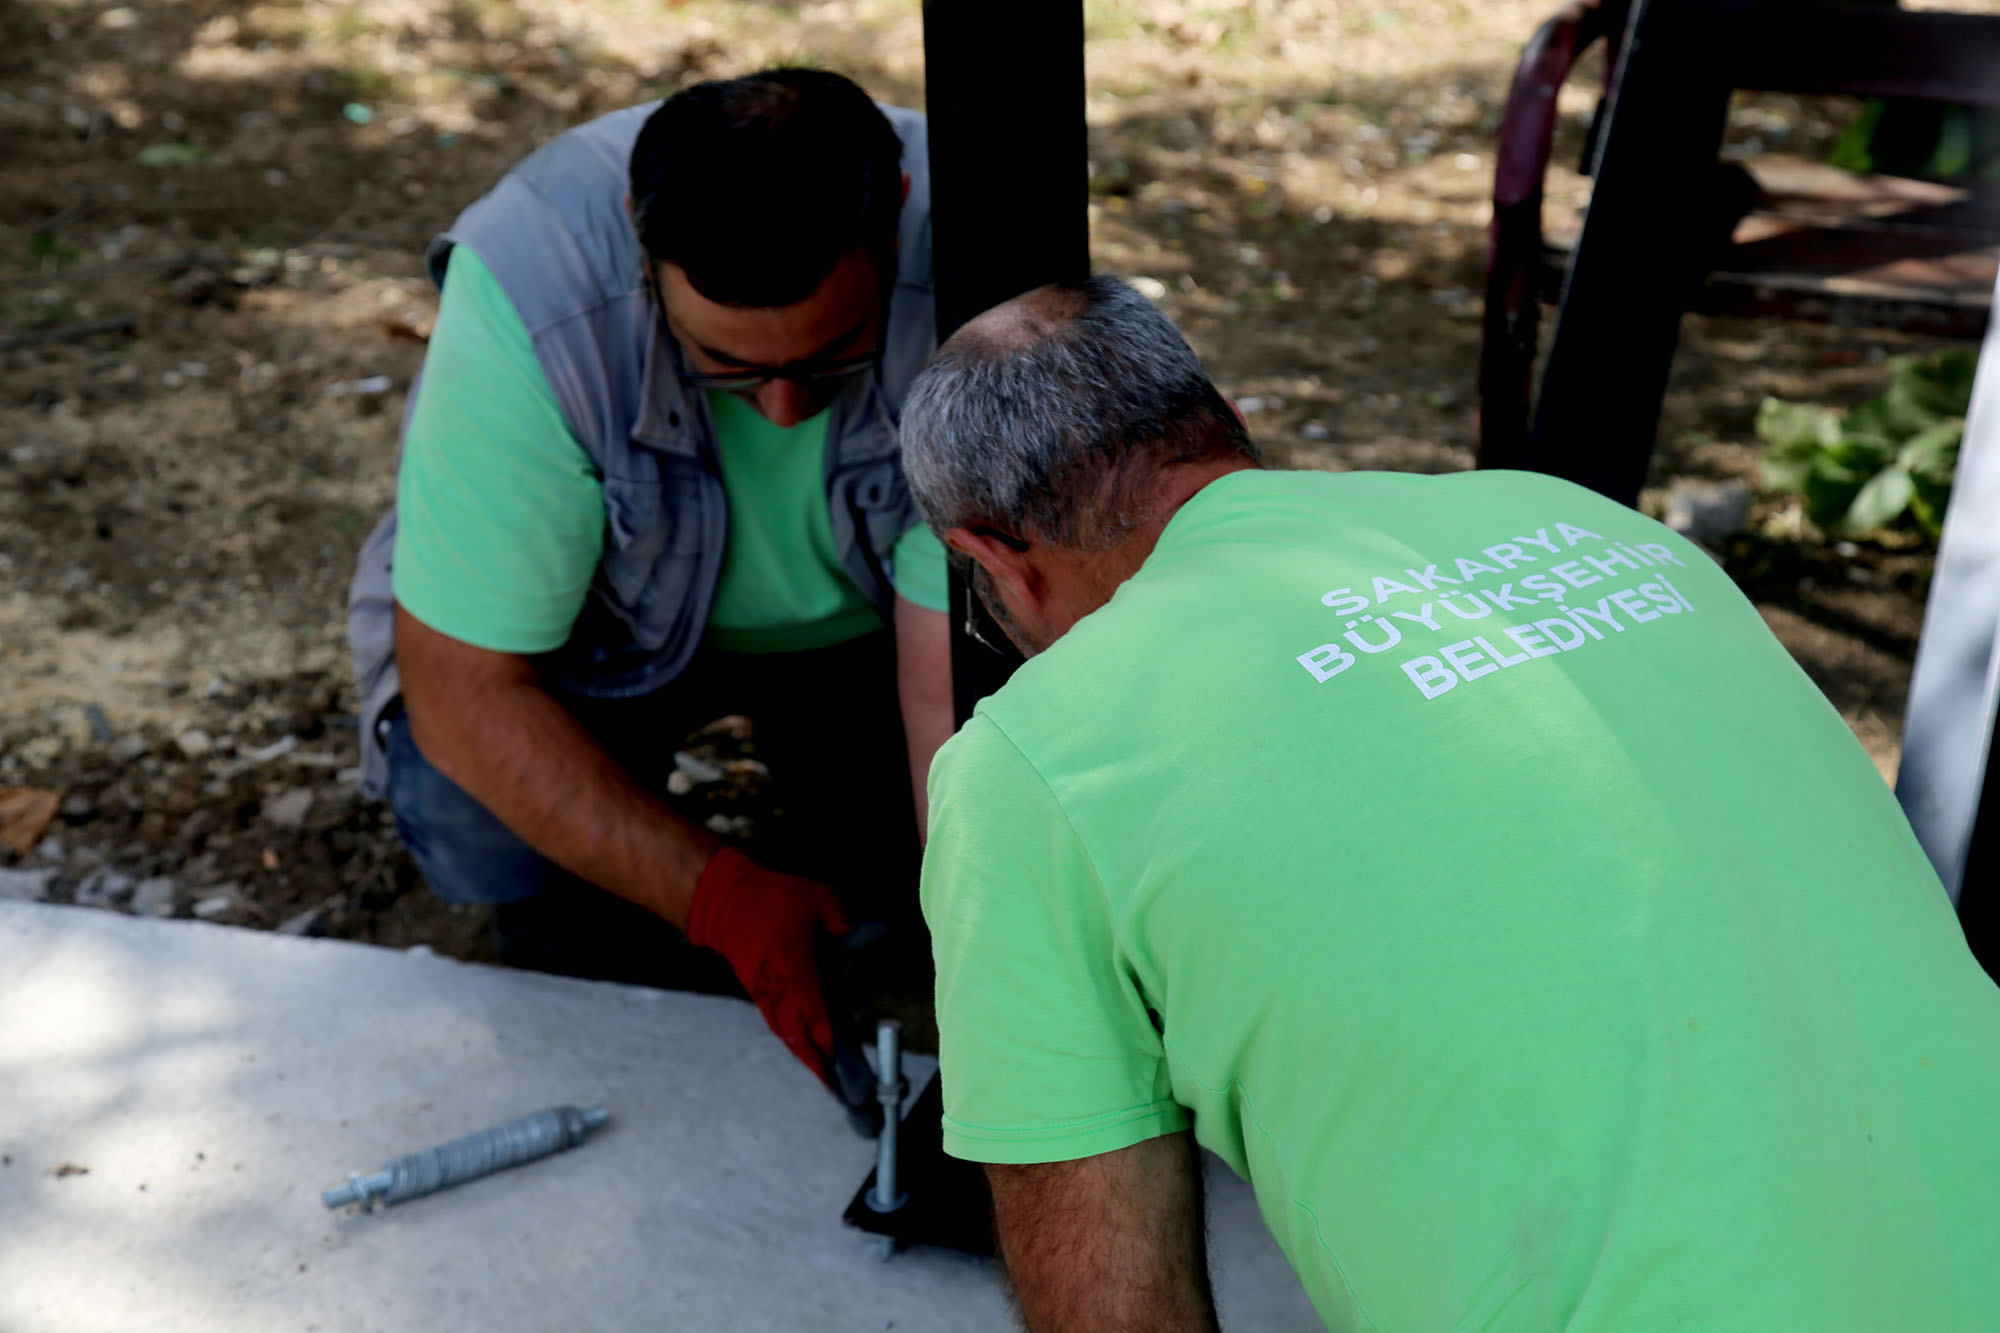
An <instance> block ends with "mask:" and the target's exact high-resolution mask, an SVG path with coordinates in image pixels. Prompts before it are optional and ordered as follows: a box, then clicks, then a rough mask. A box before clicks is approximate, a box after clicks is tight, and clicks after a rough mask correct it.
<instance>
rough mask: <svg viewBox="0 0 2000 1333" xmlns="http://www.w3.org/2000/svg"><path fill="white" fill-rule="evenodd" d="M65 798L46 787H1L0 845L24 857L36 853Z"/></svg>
mask: <svg viewBox="0 0 2000 1333" xmlns="http://www.w3.org/2000/svg"><path fill="white" fill-rule="evenodd" d="M62 798H63V794H62V793H61V792H59V791H49V790H48V789H46V788H43V787H0V843H5V844H6V845H7V846H9V847H12V848H13V849H14V850H15V851H16V852H18V853H20V854H21V855H22V856H26V855H27V854H28V853H29V852H32V851H34V850H35V845H36V844H37V843H39V842H41V840H42V834H44V833H46V832H47V831H48V827H49V824H50V822H51V821H53V820H54V819H55V817H56V811H57V810H58V809H59V808H60V807H61V806H62Z"/></svg>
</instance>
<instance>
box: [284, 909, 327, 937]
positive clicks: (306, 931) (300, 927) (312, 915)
mask: <svg viewBox="0 0 2000 1333" xmlns="http://www.w3.org/2000/svg"><path fill="white" fill-rule="evenodd" d="M277 933H278V934H280V935H301V936H311V935H324V934H326V905H325V904H324V903H322V904H321V905H319V906H318V907H308V908H307V909H306V910H305V911H303V912H300V913H299V914H298V915H297V916H292V917H287V918H285V920H284V921H282V922H281V923H279V925H278V931H277Z"/></svg>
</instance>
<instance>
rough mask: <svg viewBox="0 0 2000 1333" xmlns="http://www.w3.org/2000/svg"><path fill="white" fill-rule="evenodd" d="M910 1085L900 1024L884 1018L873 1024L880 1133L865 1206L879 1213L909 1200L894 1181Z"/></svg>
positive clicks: (892, 1210)
mask: <svg viewBox="0 0 2000 1333" xmlns="http://www.w3.org/2000/svg"><path fill="white" fill-rule="evenodd" d="M909 1086H910V1085H909V1084H908V1083H906V1082H905V1081H904V1079H903V1025H902V1024H901V1023H898V1022H897V1021H896V1020H895V1019H893V1018H885V1019H883V1020H882V1021H881V1022H880V1023H879V1024H877V1025H876V1027H875V1097H876V1100H877V1101H879V1102H881V1103H882V1133H881V1135H880V1137H878V1138H877V1139H876V1140H875V1188H874V1189H872V1190H870V1191H869V1192H868V1206H869V1207H870V1208H872V1209H874V1210H875V1211H876V1212H878V1213H893V1212H895V1211H896V1210H897V1209H898V1208H901V1207H902V1206H903V1205H904V1204H905V1203H908V1202H909V1197H910V1196H909V1195H907V1194H905V1193H903V1191H902V1190H901V1189H900V1188H898V1182H897V1180H896V1171H897V1167H898V1166H899V1162H898V1159H897V1155H896V1145H897V1141H898V1139H899V1137H900V1132H901V1130H902V1127H903V1097H904V1095H905V1094H906V1093H908V1091H909Z"/></svg>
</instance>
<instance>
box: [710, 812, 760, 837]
mask: <svg viewBox="0 0 2000 1333" xmlns="http://www.w3.org/2000/svg"><path fill="white" fill-rule="evenodd" d="M703 822H705V823H706V824H707V825H708V830H709V832H711V833H720V834H721V835H722V836H723V837H725V838H747V837H749V836H750V830H751V828H752V827H753V825H752V824H751V822H750V816H748V815H710V816H709V817H708V818H707V819H706V820H705V821H703Z"/></svg>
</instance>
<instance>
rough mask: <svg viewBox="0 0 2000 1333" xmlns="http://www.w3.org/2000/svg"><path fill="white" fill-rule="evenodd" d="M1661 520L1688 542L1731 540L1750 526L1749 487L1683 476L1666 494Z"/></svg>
mask: <svg viewBox="0 0 2000 1333" xmlns="http://www.w3.org/2000/svg"><path fill="white" fill-rule="evenodd" d="M1663 521H1664V522H1665V523H1666V525H1667V526H1668V527H1670V528H1672V529H1673V530H1674V531H1675V532H1678V533H1680V534H1681V535H1682V536H1683V537H1686V538H1688V539H1689V540H1690V541H1698V542H1717V541H1721V540H1722V539H1724V538H1725V537H1733V536H1735V535H1736V534H1737V533H1739V532H1741V531H1743V529H1744V528H1745V527H1747V526H1748V525H1749V523H1750V488H1749V487H1748V486H1746V485H1744V484H1743V483H1742V482H1740V481H1723V482H1713V481H1696V480H1693V479H1692V478H1687V477H1683V478H1681V479H1680V480H1678V481H1676V482H1675V483H1674V484H1673V487H1672V488H1671V489H1670V490H1669V491H1668V492H1667V503H1666V512H1665V515H1664V518H1663Z"/></svg>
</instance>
